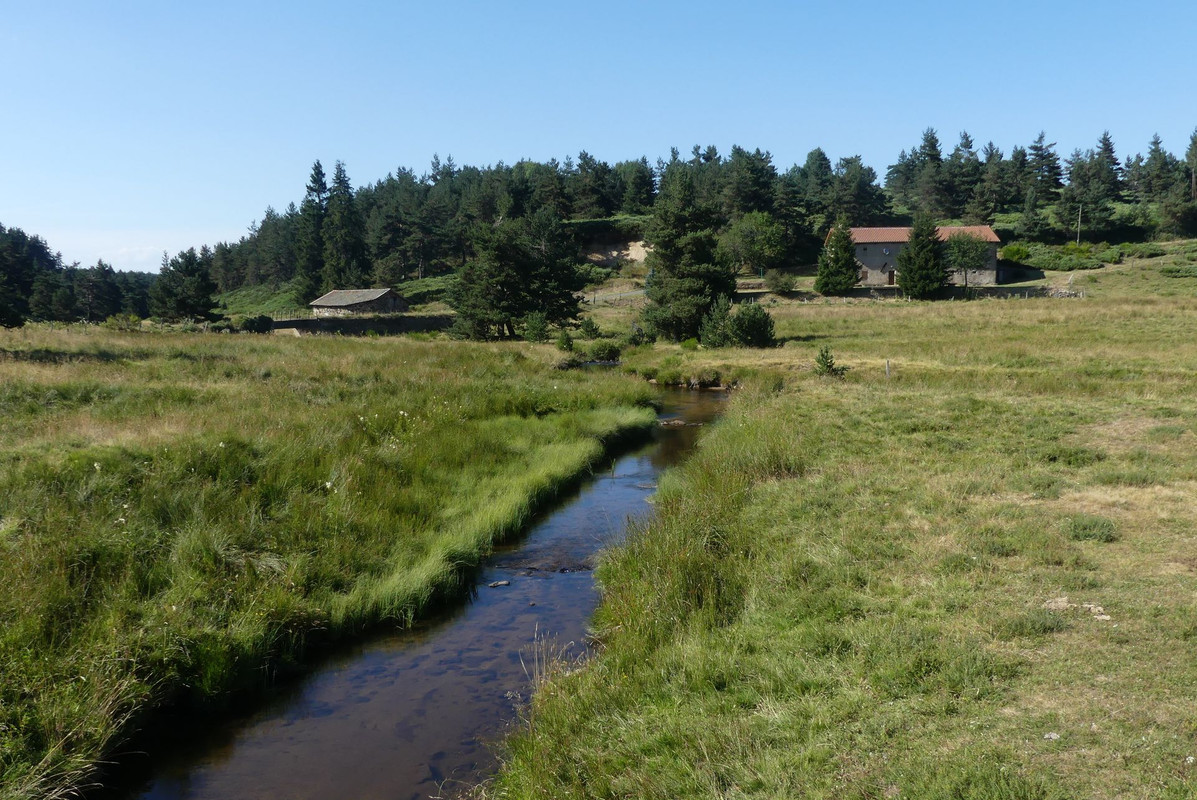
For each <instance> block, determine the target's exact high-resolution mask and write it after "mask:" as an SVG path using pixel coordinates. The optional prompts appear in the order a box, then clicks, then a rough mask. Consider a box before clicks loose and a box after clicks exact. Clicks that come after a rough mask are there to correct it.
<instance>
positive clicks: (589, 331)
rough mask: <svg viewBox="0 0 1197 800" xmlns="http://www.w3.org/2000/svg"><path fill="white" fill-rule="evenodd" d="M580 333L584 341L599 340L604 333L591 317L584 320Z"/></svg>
mask: <svg viewBox="0 0 1197 800" xmlns="http://www.w3.org/2000/svg"><path fill="white" fill-rule="evenodd" d="M579 332H580V333H581V334H582V338H583V339H597V338H598V337H599V336H601V335H602V332H601V331H600V330H599V326H598V323H597V322H595V321H594V320H592V319H591V318H590V317H587V318H586V319H584V320H582V326H581V328H580V329H579Z"/></svg>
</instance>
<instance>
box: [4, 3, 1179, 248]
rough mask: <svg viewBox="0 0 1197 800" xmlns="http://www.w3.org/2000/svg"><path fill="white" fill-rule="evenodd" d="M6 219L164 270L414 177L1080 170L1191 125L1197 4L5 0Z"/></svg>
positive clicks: (1175, 136) (1172, 143) (52, 239)
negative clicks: (892, 168) (690, 169)
mask: <svg viewBox="0 0 1197 800" xmlns="http://www.w3.org/2000/svg"><path fill="white" fill-rule="evenodd" d="M0 19H3V21H4V22H3V25H2V26H0V108H2V109H3V117H0V223H3V224H4V225H6V226H15V227H20V228H24V229H25V230H26V231H28V232H30V233H36V234H39V235H41V236H43V237H44V238H45V239H46V240H47V241H48V242H49V243H50V245H51V247H53V248H55V249H57V250H60V251H61V252H62V254H63V257H64V258H65V259H66V261H67V262H68V263H69V262H71V261H79V262H81V263H82V264H84V265H91V264H94V263H95V261H96V259H98V258H103V259H104V260H106V261H108V262H110V263H112V264H113V265H114V266H116V267H117V268H118V269H147V270H155V269H157V267H158V264H159V261H160V260H161V255H162V252H163V250H168V251H170V252H171V253H172V254H173V253H174V252H177V251H178V250H181V249H185V248H187V247H191V246H198V245H201V244H204V243H208V244H212V243H215V242H217V241H221V240H236V239H237V238H239V237H240V236H241V235H242V234H243V233H244V232H245V230H246V228H247V227H248V225H249V224H250V222H251V221H253V220H255V219H260V218H261V217H262V212H263V211H264V209H265V208H266V206H267V205H273V206H274V207H275V208H277V209H280V210H281V209H283V208H285V207H286V205H287V204H288V203H289V202H291V201H295V202H298V201H299V200H300V199H301V196H302V193H303V186H304V183H305V182H306V179H307V175H308V172H309V170H310V168H311V164H312V162H313V161H314V160H315V159H317V158H319V159H321V160H322V161H323V162H324V164H325V166H326V168H327V169H329V170H330V171H331V165H332V163H333V162H334V161H335V160H337V159H341V160H343V161H344V162H345V163H346V168H347V170H348V173H349V176H350V179H351V180H352V181H353V183H354V185H355V186H356V185H359V184H361V183H369V182H373V181H375V180H377V179H379V178H381V177H383V176H384V175H386V173H387V172H389V171H391V170H394V169H395V168H396V167H398V166H411V167H414V168H415V169H416V170H417V171H423V170H425V169H426V168H427V165H428V163H429V161H430V160H431V158H432V155H433V154H434V153H439V154H440V155H441V157H442V158H443V157H445V156H447V155H452V156H453V158H454V160H455V161H456V162H457V163H458V164H491V163H494V162H496V161H500V160H502V161H506V162H508V163H511V162H513V161H516V160H518V159H520V158H523V157H528V158H534V159H548V158H550V157H557V158H563V157H564V156H566V155H571V154H574V155H576V154H577V152H578V151H579V150H583V149H585V150H588V151H589V152H590V153H592V154H593V155H595V156H598V157H599V158H603V159H606V160H608V161H611V162H615V161H618V160H623V159H625V158H638V157H639V156H641V155H647V156H648V157H649V159H650V161H651V160H655V159H656V158H657V157H658V156H667V155H668V152H669V148H670V147H671V146H676V147H678V148H679V149H681V150H682V151H683V152H687V151H689V149H690V147H691V146H692V145H694V144H696V143H699V144H703V145H706V144H715V145H717V146H718V147H719V149H720V151H722V152H724V153H726V152H727V151H728V150H729V149H730V147H731V145H732V144H740V145H742V146H745V147H748V148H754V147H760V148H762V149H765V150H769V151H771V152H772V153H773V156H774V163H775V164H777V165H778V167H779V168H782V169H784V168H787V167H788V166H790V165H791V164H793V163H801V162H802V161H803V160H804V158H805V156H806V153H807V152H808V151H809V150H810V149H811V148H813V147H816V146H819V147H823V148H824V149H825V150H826V151H827V152H828V154H829V155H831V157H832V158H833V159H836V158H839V157H841V156H847V155H854V154H859V155H861V156H863V157H864V159H865V162H866V163H867V164H869V165H870V166H872V167H874V168H875V169H876V170H877V171H878V173H879V174H881V175H884V172H885V168H886V166H887V165H888V164H890V163H892V162H893V161H894V160H895V158H896V156H897V154H898V151H899V150H901V149H904V148H907V149H908V148H910V147H911V146H912V145H915V144H917V143H918V141H919V139H920V136H921V133H922V130H923V129H924V128H925V127H927V126H932V127H934V128H936V129H937V130H938V131H939V134H940V138H941V140H942V141H943V143H944V146H945V149H950V148H951V146H952V145H953V144H954V143H955V141H956V139H957V136H958V134H959V132H960V131H961V130H968V131H969V132H970V133H971V134H972V135H973V137H974V138H975V139H976V140H977V143H978V145H980V144H982V143H984V142H985V141H987V140H990V139H992V140H993V141H994V142H995V143H997V144H998V145H999V146H1000V147H1002V149H1003V150H1005V151H1007V152H1008V151H1009V149H1010V147H1011V146H1012V145H1015V144H1024V145H1025V144H1027V143H1029V142H1030V141H1031V140H1032V139H1033V138H1034V137H1035V135H1036V134H1037V133H1038V132H1039V130H1040V129H1043V130H1046V131H1047V135H1048V140H1049V141H1056V142H1058V147H1057V150H1058V152H1059V153H1060V154H1061V156H1066V155H1068V154H1069V153H1070V152H1071V151H1072V150H1073V148H1076V147H1081V148H1088V147H1091V146H1093V145H1094V144H1095V142H1096V140H1097V137H1098V136H1099V135H1100V134H1101V132H1102V131H1103V130H1105V129H1109V130H1110V132H1111V135H1112V136H1113V138H1114V142H1115V144H1116V145H1117V147H1118V150H1119V154H1120V155H1125V154H1127V153H1134V152H1143V151H1146V148H1147V143H1148V141H1149V139H1150V138H1151V135H1152V134H1153V133H1155V132H1158V133H1159V134H1160V135H1161V136H1162V137H1163V139H1164V144H1165V146H1166V147H1167V148H1168V149H1169V150H1171V151H1172V152H1173V153H1176V154H1177V155H1180V156H1183V153H1184V150H1185V148H1186V147H1187V145H1188V140H1189V135H1190V134H1191V133H1192V131H1193V129H1194V127H1195V126H1197V103H1195V102H1194V100H1195V98H1197V91H1195V83H1197V81H1195V78H1197V60H1195V59H1194V56H1193V54H1192V53H1193V51H1192V35H1193V31H1194V30H1195V29H1197V3H1192V2H1191V1H1185V2H1182V1H1181V0H1163V1H1162V2H1153V3H1138V4H1127V3H1116V2H1104V1H1103V0H1096V1H1093V0H1090V1H1089V2H1075V1H1074V0H1038V1H1037V2H1029V1H1028V0H1011V1H1010V2H1004V3H961V2H959V0H957V2H953V3H946V2H926V3H913V2H912V3H893V2H865V1H864V0H846V1H845V2H837V3H831V2H824V3H807V2H791V3H781V2H777V3H769V2H755V1H753V0H747V1H746V2H741V3H738V4H732V3H722V4H715V3H707V2H686V3H682V2H655V3H654V2H643V3H633V2H622V1H621V2H605V3H589V4H575V3H561V2H556V3H549V2H525V3H519V2H515V3H506V4H504V3H482V2H462V1H461V0H443V1H442V2H438V3H407V2H374V3H372V2H341V3H336V4H333V3H314V2H302V1H301V0H296V1H295V2H252V0H243V2H238V3H233V2H221V1H219V0H218V1H215V2H205V3H177V4H176V3H164V2H160V0H159V1H158V2H119V1H118V2H109V3H104V4H100V3H94V2H90V3H84V2H56V1H55V0H41V2H38V3H29V2H17V0H7V1H3V0H0Z"/></svg>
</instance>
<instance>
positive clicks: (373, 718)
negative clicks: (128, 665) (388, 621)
mask: <svg viewBox="0 0 1197 800" xmlns="http://www.w3.org/2000/svg"><path fill="white" fill-rule="evenodd" d="M662 400H663V402H664V409H663V411H662V413H661V420H662V421H663V422H664V423H666V424H664V425H662V426H661V427H659V428H658V429H657V431H656V433H655V434H654V437H653V441H652V443H650V444H648V445H646V446H644V447H642V448H641V449H640V450H638V451H636V452H633V453H630V454H628V455H625V456H622V457H619V458H616V459H614V460H613V461H612V462H610V464H609V467H608V468H607V469H606V470H604V471H602V472H597V473H596V474H595V475H594V476H593V478H591V479H590V480H588V481H587V482H586V483H585V484H584V485H582V486H581V487H580V488H579V489H577V490H576V491H575V492H574V493H572V494H570V495H568V496H566V497H564V498H563V499H562V500H561V501H560V502H559V503H558V504H557V505H556V506H555V507H554V508H552V509H550V510H549V511H548V512H546V513H545V514H542V515H541V516H540V517H539V518H538V520H537V521H536V522H535V523H534V524H533V525H532V526H531V527H530V528H529V530H528V531H527V533H526V534H525V535H524V536H522V537H520V538H519V539H518V540H516V541H513V542H511V543H510V544H508V545H506V546H503V547H500V548H498V549H496V551H495V553H494V555H493V556H492V557H491V558H490V559H489V560H488V561H487V562H486V564H485V565H484V567H483V568H482V569H481V570H480V571H479V575H478V578H477V584H476V587H475V589H474V591H473V592H472V593H471V595H470V597H469V599H468V600H467V601H465V602H463V603H460V604H458V606H457V607H456V608H454V609H451V610H449V611H447V612H445V613H444V614H442V615H441V616H439V617H438V618H436V619H434V620H431V621H429V622H428V623H425V624H423V625H420V626H418V627H416V628H415V629H414V630H408V631H403V632H399V633H394V634H385V635H381V636H374V637H371V638H368V639H366V640H365V641H362V642H361V643H359V644H357V645H356V646H352V647H347V648H344V649H342V650H339V651H338V652H336V653H334V654H332V655H330V656H328V657H327V658H323V659H321V660H320V661H319V662H318V663H317V664H316V665H315V667H314V668H313V669H312V670H311V671H310V672H309V673H307V674H306V675H304V676H303V677H302V678H299V679H297V680H294V681H291V682H289V683H287V684H286V685H285V686H283V687H281V688H280V690H279V691H278V692H277V693H275V694H273V695H272V696H271V697H270V698H269V699H267V700H265V701H263V702H261V703H258V704H256V705H255V708H254V709H253V710H252V711H251V712H249V713H246V714H242V715H240V716H236V717H233V718H230V719H224V720H220V721H218V722H216V723H214V724H212V725H208V726H206V727H205V728H204V729H203V730H202V731H200V732H195V731H188V732H187V735H186V736H185V737H182V738H183V741H181V742H167V743H164V744H163V745H162V746H161V750H162V752H149V753H146V754H144V755H140V756H135V757H134V758H133V760H135V761H136V760H140V761H142V762H144V763H141V764H134V765H132V766H133V770H132V771H133V772H136V773H137V775H138V777H137V778H134V779H132V785H128V788H127V790H125V791H121V792H119V793H117V794H115V795H114V796H116V797H121V798H123V799H124V800H133V799H134V798H138V799H139V800H201V799H206V798H213V799H214V798H221V799H222V800H234V799H241V798H244V799H245V800H251V799H252V800H257V799H258V798H263V799H264V798H284V797H285V798H295V799H296V800H300V799H304V800H333V799H334V798H336V799H338V800H339V798H345V797H353V798H363V799H366V798H386V799H387V800H397V799H402V798H425V797H441V796H451V795H453V794H456V793H458V792H460V791H461V790H463V789H465V788H467V787H470V786H473V785H476V784H477V783H479V782H480V781H481V780H484V779H485V778H486V777H487V776H488V775H490V774H491V773H492V772H493V771H494V769H495V767H496V763H495V758H494V755H493V748H492V745H493V744H495V743H497V742H498V741H500V739H501V737H502V736H503V734H504V732H505V731H507V730H509V728H510V725H511V724H512V723H513V721H514V720H516V718H517V707H518V705H519V703H520V698H521V696H526V694H527V692H528V691H529V688H530V685H531V678H530V677H529V673H530V672H531V671H532V670H533V666H532V659H533V656H532V649H533V648H534V647H535V646H536V642H537V640H538V639H539V640H541V642H542V645H541V646H543V642H544V641H545V640H549V641H553V642H555V645H556V646H557V647H558V648H563V649H564V651H565V654H566V655H567V657H570V656H578V655H581V654H582V653H583V652H584V649H585V637H586V631H587V624H588V622H589V620H590V617H591V615H592V614H593V612H594V609H595V607H596V605H597V603H598V599H599V598H598V591H597V589H596V587H595V585H594V578H593V574H592V572H591V569H592V567H593V565H594V560H595V556H596V554H597V553H598V551H599V550H601V549H602V548H604V547H608V546H611V545H616V544H618V543H619V542H620V541H622V539H623V536H624V535H625V531H626V528H627V524H628V521H629V520H630V519H641V518H644V517H645V516H646V515H647V514H648V512H649V509H650V506H649V504H648V502H647V500H648V498H649V496H650V495H651V494H652V493H653V491H654V490H655V489H656V482H657V477H658V475H659V474H660V472H661V471H662V470H663V469H665V468H666V467H669V466H672V465H674V464H677V463H679V462H680V461H681V460H683V459H684V458H685V457H686V455H687V454H688V453H689V452H690V451H691V449H692V448H693V446H694V442H695V440H696V439H697V436H698V432H699V431H700V430H701V428H700V427H698V425H700V424H702V423H705V422H709V421H711V420H713V419H714V418H715V417H716V416H718V414H719V413H720V412H721V410H722V407H723V404H724V401H725V395H724V394H723V393H721V392H699V391H665V392H663V394H662ZM670 422H672V423H673V424H669V423H670ZM683 423H684V424H683ZM525 665H526V667H525ZM106 794H107V793H106Z"/></svg>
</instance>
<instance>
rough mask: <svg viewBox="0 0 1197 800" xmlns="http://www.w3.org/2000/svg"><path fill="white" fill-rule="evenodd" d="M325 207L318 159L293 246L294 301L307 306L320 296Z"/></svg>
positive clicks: (322, 271) (324, 186)
mask: <svg viewBox="0 0 1197 800" xmlns="http://www.w3.org/2000/svg"><path fill="white" fill-rule="evenodd" d="M327 204H328V185H327V184H326V183H325V180H324V167H323V166H321V164H320V161H319V160H318V159H317V161H316V163H315V164H313V165H312V176H311V178H309V179H308V185H307V194H306V195H304V198H303V204H302V205H301V206H300V207H299V224H298V230H297V233H296V242H295V279H294V283H293V285H294V287H295V299H296V300H298V301H299V302H300V303H304V304H306V303H309V302H311V301H312V300H315V299H316V296H317V295H319V294H320V285H321V281H322V279H323V275H324V235H323V228H324V215H325V213H326V211H327Z"/></svg>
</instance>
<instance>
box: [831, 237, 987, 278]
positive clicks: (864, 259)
mask: <svg viewBox="0 0 1197 800" xmlns="http://www.w3.org/2000/svg"><path fill="white" fill-rule="evenodd" d="M938 232H939V238H940V240H941V241H947V240H948V239H949V238H950V237H952V236H956V235H959V234H967V235H971V236H977V237H979V238H981V239H983V240H984V241H986V242H987V243H988V245H989V254H988V257H987V259H986V264H985V267H984V268H983V269H972V270H968V274H967V275H965V274H963V273H962V272H959V271H955V272H953V273H952V274H951V277H950V278H949V279H948V282H949V283H950V284H952V285H953V286H995V285H997V284H998V283H1000V282H1001V279H1000V276H999V274H998V265H997V251H998V246H999V245H1000V244H1001V241H1000V240H999V239H998V237H997V234H995V233H994V232H993V229H992V228H990V227H989V226H987V225H972V226H964V227H941V228H939V229H938ZM909 236H910V229H909V228H853V229H852V241H853V242H855V244H856V261H857V264H858V266H859V267H860V285H861V286H894V285H896V284H897V282H898V253H900V252H901V251H902V248H903V247H904V246H905V245H906V240H907V239H908V238H909Z"/></svg>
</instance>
